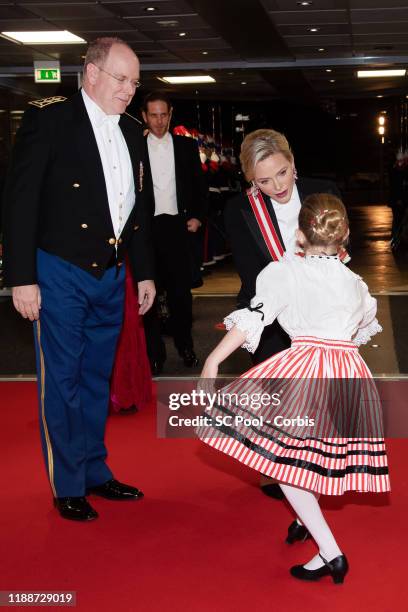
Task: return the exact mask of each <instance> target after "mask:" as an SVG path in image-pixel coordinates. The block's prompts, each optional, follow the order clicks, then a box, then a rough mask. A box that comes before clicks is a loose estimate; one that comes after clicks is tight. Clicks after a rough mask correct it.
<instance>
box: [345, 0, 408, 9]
mask: <svg viewBox="0 0 408 612" xmlns="http://www.w3.org/2000/svg"><path fill="white" fill-rule="evenodd" d="M349 4H350V8H351V9H384V8H398V7H406V6H407V2H406V0H349Z"/></svg>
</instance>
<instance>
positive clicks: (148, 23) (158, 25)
mask: <svg viewBox="0 0 408 612" xmlns="http://www.w3.org/2000/svg"><path fill="white" fill-rule="evenodd" d="M125 20H126V22H127V23H129V24H131V25H132V26H133V27H135V28H137V29H138V30H142V31H143V32H147V31H149V30H177V32H180V30H181V31H184V30H188V31H190V30H198V29H207V28H208V25H207V23H206V22H205V21H204V19H202V18H201V17H200V16H199V15H195V14H194V13H190V14H188V15H183V16H182V17H181V16H179V15H167V16H162V17H159V16H157V17H155V18H153V19H152V18H148V19H146V18H143V17H126V18H125Z"/></svg>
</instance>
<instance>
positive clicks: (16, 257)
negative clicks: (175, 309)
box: [3, 92, 154, 286]
mask: <svg viewBox="0 0 408 612" xmlns="http://www.w3.org/2000/svg"><path fill="white" fill-rule="evenodd" d="M59 100H60V101H55V103H51V101H52V99H51V100H50V101H47V100H44V101H39V102H34V103H33V106H31V107H30V108H29V109H28V110H27V111H26V113H25V114H24V117H23V121H22V125H21V128H20V129H19V131H18V133H17V136H16V144H15V147H14V150H13V154H12V159H11V163H10V168H9V172H8V176H7V178H6V186H5V191H4V217H3V233H4V237H3V238H4V239H3V242H4V267H5V283H6V285H7V286H18V285H31V284H35V283H36V282H37V276H36V250H37V248H40V249H43V250H44V251H47V252H48V253H51V254H53V255H57V256H59V257H61V258H63V259H65V260H67V261H69V262H70V263H72V264H74V265H76V266H79V267H80V268H82V269H83V270H86V271H87V272H89V273H90V274H92V275H93V276H95V277H96V278H101V277H102V276H103V274H104V271H105V270H106V267H107V266H109V265H112V261H115V260H116V263H117V265H118V266H121V265H122V264H123V261H124V257H125V253H126V252H128V253H129V259H130V262H131V265H132V270H133V273H134V277H135V280H136V281H141V280H146V279H153V278H154V271H153V254H152V250H151V240H150V230H149V226H150V222H149V210H151V207H152V206H153V204H152V198H153V193H152V184H151V178H150V175H149V172H150V170H149V164H148V163H147V162H146V147H145V144H144V140H143V133H142V130H141V128H140V127H139V125H138V123H137V121H135V120H134V119H133V118H132V117H130V116H127V115H126V114H124V115H122V116H121V118H120V121H119V126H120V128H121V130H122V133H123V136H124V138H125V141H126V143H127V147H128V150H129V154H130V158H131V161H132V166H133V172H134V183H135V193H136V204H135V206H134V208H133V210H132V212H131V214H130V216H129V218H128V220H127V223H126V225H125V226H124V228H123V231H122V233H121V236H120V237H119V239H118V241H117V242H116V239H115V234H114V230H113V225H112V221H111V216H110V211H109V202H108V195H107V191H106V185H105V178H104V174H103V168H102V162H101V159H100V156H99V151H98V147H97V143H96V139H95V136H94V132H93V129H92V125H91V122H90V119H89V117H88V114H87V111H86V108H85V105H84V102H83V98H82V94H81V92H78V93H76V94H75V95H73V96H72V97H71V98H68V99H65V100H64V99H61V98H60V99H59ZM115 246H117V255H116V253H115Z"/></svg>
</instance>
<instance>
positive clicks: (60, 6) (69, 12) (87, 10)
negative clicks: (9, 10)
mask: <svg viewBox="0 0 408 612" xmlns="http://www.w3.org/2000/svg"><path fill="white" fill-rule="evenodd" d="M26 8H29V9H30V11H31V12H32V13H35V14H36V15H39V16H40V17H44V18H45V19H58V20H62V19H69V20H71V19H90V18H103V17H106V18H110V17H112V13H111V12H110V11H108V10H107V9H104V8H103V7H102V6H100V5H99V4H96V3H92V4H64V3H57V2H55V3H54V4H32V5H30V7H26ZM0 14H1V12H0Z"/></svg>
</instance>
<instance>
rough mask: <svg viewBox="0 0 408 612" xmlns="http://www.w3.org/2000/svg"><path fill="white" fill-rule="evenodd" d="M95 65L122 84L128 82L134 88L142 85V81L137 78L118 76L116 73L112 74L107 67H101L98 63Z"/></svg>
mask: <svg viewBox="0 0 408 612" xmlns="http://www.w3.org/2000/svg"><path fill="white" fill-rule="evenodd" d="M95 66H96V67H97V68H98V69H99V70H101V71H102V72H104V73H105V74H107V75H109V76H110V77H112V79H115V81H117V82H118V83H120V84H121V85H125V84H126V83H129V85H130V86H131V87H132V88H133V89H139V87H141V86H142V84H141V82H140V81H137V80H135V79H128V78H127V77H125V76H116V75H115V74H112V73H111V72H108V71H107V70H105V68H101V67H100V66H98V65H97V64H95Z"/></svg>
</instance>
